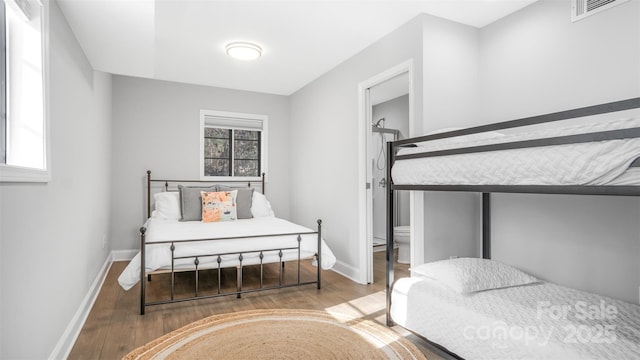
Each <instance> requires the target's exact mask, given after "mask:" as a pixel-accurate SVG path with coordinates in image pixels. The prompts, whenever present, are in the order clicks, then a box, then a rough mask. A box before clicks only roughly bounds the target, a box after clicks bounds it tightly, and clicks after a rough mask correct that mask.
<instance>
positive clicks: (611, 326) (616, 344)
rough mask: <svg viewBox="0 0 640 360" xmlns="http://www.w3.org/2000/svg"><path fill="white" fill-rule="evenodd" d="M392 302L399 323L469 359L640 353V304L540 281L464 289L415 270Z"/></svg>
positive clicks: (601, 356)
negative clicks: (471, 289)
mask: <svg viewBox="0 0 640 360" xmlns="http://www.w3.org/2000/svg"><path fill="white" fill-rule="evenodd" d="M455 260H461V261H465V260H472V259H455ZM473 260H477V261H490V260H485V259H473ZM448 262H449V261H448V260H444V261H442V262H441V263H448ZM433 264H436V265H442V264H438V263H430V264H427V265H433ZM446 265H449V266H451V265H454V264H446ZM469 268H470V267H467V270H468V269H469ZM483 270H486V269H483ZM506 272H508V271H505V270H501V271H500V272H499V273H498V276H500V275H504V274H505V273H506ZM469 273H473V271H466V272H465V274H469ZM488 274H490V272H489V273H488ZM430 275H431V274H430ZM446 280H449V281H452V279H446ZM456 280H457V279H453V281H456ZM492 281H495V280H492ZM392 299H393V300H392V305H391V309H390V311H391V316H392V318H393V319H394V321H395V322H396V323H397V324H399V325H401V326H403V327H405V328H408V329H410V330H412V331H414V332H416V333H418V334H420V335H421V336H423V337H425V338H427V339H429V340H430V341H432V342H435V343H437V344H439V345H440V346H443V347H444V348H446V349H447V350H448V351H450V352H452V353H454V354H457V355H458V356H461V357H464V358H466V359H638V358H640V306H638V305H634V304H630V303H627V302H624V301H619V300H615V299H612V298H608V297H603V296H598V295H595V294H591V293H587V292H584V291H579V290H576V289H571V288H567V287H563V286H559V285H556V284H553V283H548V282H541V281H538V280H537V279H535V278H534V279H532V280H531V282H525V284H522V285H516V286H508V287H498V288H493V287H490V288H489V289H487V290H483V291H473V292H460V291H459V289H456V287H455V286H453V287H452V286H449V283H448V282H447V281H443V279H442V278H438V277H437V276H434V277H431V276H421V275H420V274H417V275H416V274H415V272H414V271H412V276H411V277H409V278H402V279H399V280H398V281H397V282H396V283H395V285H394V286H393V293H392Z"/></svg>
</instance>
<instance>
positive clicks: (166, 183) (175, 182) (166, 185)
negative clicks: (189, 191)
mask: <svg viewBox="0 0 640 360" xmlns="http://www.w3.org/2000/svg"><path fill="white" fill-rule="evenodd" d="M151 183H164V191H175V190H170V189H169V186H170V185H175V186H178V185H180V184H184V183H188V184H236V185H237V184H242V183H244V181H242V180H179V179H152V178H151V170H147V219H148V218H150V217H151ZM255 183H256V181H253V182H252V181H247V182H246V184H247V187H249V188H250V187H253V185H252V184H255ZM258 183H259V184H260V190H261V192H262V193H263V194H264V193H265V173H262V174H261V175H260V181H259V182H258ZM236 187H238V186H236ZM238 188H239V187H238Z"/></svg>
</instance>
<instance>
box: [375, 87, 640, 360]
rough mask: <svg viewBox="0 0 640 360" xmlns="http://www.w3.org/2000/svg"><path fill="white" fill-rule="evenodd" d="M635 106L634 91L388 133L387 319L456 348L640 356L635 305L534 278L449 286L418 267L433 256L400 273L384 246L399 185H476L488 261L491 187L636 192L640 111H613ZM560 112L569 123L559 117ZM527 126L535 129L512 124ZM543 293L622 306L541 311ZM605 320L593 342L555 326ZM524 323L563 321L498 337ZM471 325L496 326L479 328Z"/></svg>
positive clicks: (459, 353) (556, 300) (639, 310)
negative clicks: (410, 133) (599, 315)
mask: <svg viewBox="0 0 640 360" xmlns="http://www.w3.org/2000/svg"><path fill="white" fill-rule="evenodd" d="M638 108H640V98H633V99H628V100H622V101H617V102H612V103H606V104H599V105H594V106H589V107H585V108H579V109H573V110H567V111H562V112H557V113H551V114H545V115H540V116H534V117H530V118H525V119H519V120H513V121H507V122H501V123H495V124H489V125H482V126H477V127H473V128H467V129H446V130H444V131H438V132H434V133H430V134H427V135H424V136H420V137H417V138H411V139H405V140H399V141H395V142H392V143H388V154H389V155H390V156H389V157H388V161H387V178H389V179H391V182H390V184H389V186H388V187H387V254H388V255H387V277H386V278H387V279H386V281H387V324H388V325H390V326H391V325H393V324H394V323H395V324H399V325H401V326H403V327H405V328H407V329H408V330H410V331H412V332H414V333H416V334H417V335H419V336H421V337H423V338H424V339H426V340H427V341H428V342H429V343H431V344H433V345H434V346H435V347H437V348H439V349H441V350H444V351H445V352H446V353H448V354H449V355H451V356H453V357H456V358H460V357H463V358H548V357H551V358H612V359H615V358H640V349H639V348H638V343H640V334H639V331H640V307H639V306H638V305H634V304H628V303H624V302H621V301H617V300H614V299H610V298H606V297H600V296H597V295H594V294H589V293H585V292H581V291H578V290H575V289H568V288H564V287H561V286H558V285H554V284H551V283H542V282H538V281H533V282H531V283H525V284H515V285H514V284H509V285H508V286H504V287H496V288H487V289H480V290H478V291H472V292H469V293H467V292H460V291H452V287H451V286H450V285H451V284H450V283H447V282H446V281H444V283H443V280H442V279H437V278H436V279H434V277H432V276H424V274H419V270H420V268H421V267H422V266H425V267H429V266H431V265H433V264H434V263H429V264H423V265H419V266H413V267H412V276H411V278H405V279H400V280H398V281H397V282H396V281H395V279H394V270H393V267H394V263H393V257H392V256H390V255H389V254H393V235H394V234H393V228H394V225H395V224H394V212H395V209H394V202H393V199H394V196H395V192H396V191H403V190H412V191H467V192H476V193H481V194H482V212H481V216H482V259H477V260H480V261H487V262H491V261H492V260H490V259H491V227H490V224H491V217H490V214H491V193H540V194H576V195H614V196H640V160H638V159H639V158H640V120H639V118H638V117H634V116H631V117H626V114H624V115H625V116H621V115H619V114H623V112H625V111H628V110H632V109H638ZM636 112H637V110H636ZM594 117H597V119H595V120H594ZM576 119H579V120H576ZM564 120H570V121H573V122H574V124H571V126H562V125H557V124H558V123H555V122H556V121H564ZM576 121H579V122H578V123H577V124H575V122H576ZM554 123H555V124H554ZM549 125H551V126H549ZM525 126H535V127H537V128H538V129H537V130H534V131H526V130H523V131H526V133H523V131H520V132H518V130H519V129H522V127H525ZM456 261H458V260H443V263H444V264H451V263H456ZM464 261H467V260H464ZM414 265H415V264H414ZM438 266H440V264H438ZM414 270H415V271H414ZM498 273H499V272H498ZM494 275H495V274H494ZM450 276H451V273H448V274H445V275H444V277H445V278H447V277H450ZM446 280H447V281H449V280H451V279H450V278H448V279H446ZM453 288H455V286H454V287H453ZM457 290H459V289H457ZM545 301H546V302H548V303H549V304H550V306H555V305H560V308H561V309H562V305H569V304H575V303H577V302H580V303H582V302H586V303H587V304H589V305H599V304H609V305H611V306H612V307H613V308H615V309H617V310H618V311H619V314H620V316H619V317H618V318H617V319H614V320H616V321H614V322H612V323H606V322H605V323H602V322H598V321H594V319H586V320H584V321H582V320H581V319H575V318H571V317H569V318H566V317H562V318H560V319H545V318H544V316H542V318H541V317H540V311H542V310H540V309H539V306H540V302H542V303H543V304H546V303H545ZM554 309H555V308H554ZM570 312H571V311H570ZM573 312H574V313H575V312H576V310H575V309H574V311H573ZM547 320H548V321H547ZM578 320H580V321H578ZM606 325H611V326H613V328H614V329H615V331H613V335H615V336H617V341H615V342H614V343H613V344H611V343H598V344H594V342H593V341H592V342H591V344H590V345H593V346H586V345H585V344H583V343H584V341H583V342H580V340H581V339H579V338H577V341H578V342H579V344H573V345H575V346H572V344H568V343H567V341H566V336H565V337H562V336H560V335H563V332H564V334H566V332H567V331H568V330H566V329H576V332H578V331H582V332H581V333H577V334H574V335H575V336H577V337H579V336H582V337H583V338H584V337H585V336H587V337H593V336H596V335H603V333H599V334H598V333H597V331H598V330H602V332H605V331H608V333H607V334H606V335H607V336H609V335H611V331H610V329H611V328H610V327H607V326H606ZM467 326H468V327H467ZM527 326H542V327H543V328H548V329H559V330H554V331H555V332H556V334H554V335H553V336H552V337H551V338H550V339H549V343H548V344H549V345H548V346H546V347H541V346H535V345H532V344H531V343H527V342H526V341H524V342H522V341H520V342H518V341H514V342H509V341H502V339H501V338H498V339H497V340H498V341H496V336H498V337H499V335H500V334H503V333H504V331H507V332H508V331H509V330H512V329H520V330H522V329H524V330H526V329H527ZM469 327H470V328H473V329H483V330H484V331H488V333H489V334H492V335H491V336H489V337H488V338H486V337H485V338H482V336H480V335H478V333H477V332H476V333H473V332H472V331H471V330H469ZM607 329H609V330H607ZM465 330H466V332H465ZM561 330H562V331H561ZM501 331H502V333H501ZM496 334H498V335H496ZM465 335H469V336H466V338H465ZM474 335H475V336H476V338H475V339H474V338H473V336H474ZM567 336H568V335H567ZM605 338H606V336H605ZM487 339H488V340H487ZM589 339H591V338H589ZM587 342H588V341H587ZM534 343H535V341H534ZM605 355H606V356H605Z"/></svg>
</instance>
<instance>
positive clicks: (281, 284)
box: [140, 170, 322, 315]
mask: <svg viewBox="0 0 640 360" xmlns="http://www.w3.org/2000/svg"><path fill="white" fill-rule="evenodd" d="M146 183H147V184H146V186H147V189H146V195H147V219H149V218H150V217H151V187H152V184H153V183H164V191H177V190H175V189H173V188H171V187H170V186H171V185H173V186H177V185H178V184H219V183H233V184H242V183H243V182H241V181H237V180H216V181H208V180H176V179H152V178H151V171H150V170H147V181H146ZM246 184H247V185H246V186H247V187H249V188H250V187H252V183H251V182H250V181H249V182H248V183H246ZM260 186H261V191H262V193H263V194H264V192H265V173H262V175H261V179H260ZM146 233H147V228H146V227H145V226H142V227H141V228H140V315H144V314H145V308H146V307H147V306H153V305H161V304H170V303H177V302H184V301H192V300H198V299H210V298H215V297H220V296H228V295H236V297H237V298H240V297H241V296H242V294H246V293H252V292H258V291H266V290H274V289H283V288H287V287H293V286H303V285H310V284H316V287H317V289H318V290H320V289H321V287H322V266H321V264H322V220H320V219H319V220H317V231H310V232H298V233H283V234H268V235H260V237H278V236H291V237H292V239H294V240H295V242H292V243H293V244H295V246H291V247H278V248H269V249H259V250H255V251H243V252H225V253H207V254H198V255H188V256H176V255H175V250H176V246H177V245H179V244H185V243H186V244H189V243H197V242H204V241H216V240H234V239H238V240H240V239H247V238H252V237H255V236H235V237H218V238H207V239H194V240H167V241H154V242H152V243H150V244H152V245H158V244H163V245H166V246H169V249H170V251H171V268H170V269H168V270H158V271H155V272H151V273H147V272H146V270H145V262H146V261H145V260H146V246H147V245H148V244H147V241H146ZM312 234H317V246H318V247H317V252H316V254H315V258H316V261H317V264H318V266H317V273H316V279H315V280H312V281H302V280H301V275H300V274H301V267H300V265H301V260H302V258H301V247H300V246H301V241H302V238H301V237H302V235H312ZM284 251H297V253H298V256H297V259H295V260H293V261H297V264H296V265H297V276H296V281H295V282H291V283H287V282H285V281H284V279H283V275H284V274H283V272H284V266H285V265H284V264H285V262H284V261H283V252H284ZM269 252H277V254H278V257H279V259H280V261H279V268H278V271H279V273H278V283H277V284H276V285H272V286H265V284H264V265H265V264H264V263H263V258H264V256H265V255H264V254H265V253H269ZM249 253H258V254H259V258H260V263H259V264H258V265H257V266H259V267H260V279H259V287H258V288H251V289H245V288H243V286H242V273H243V266H245V265H243V260H244V257H245V256H246V254H249ZM229 255H236V256H237V257H238V262H239V265H238V266H236V290H235V291H223V290H222V288H221V282H222V278H221V272H220V270H221V269H222V268H221V262H222V257H223V256H229ZM203 258H214V259H215V260H216V263H217V266H216V267H214V268H213V269H215V270H217V272H218V275H217V289H214V290H216V292H215V293H213V294H208V295H203V294H201V293H200V291H201V287H200V276H199V271H201V270H203V269H201V268H200V267H199V265H200V261H201V259H203ZM183 259H193V269H189V270H183V269H176V268H175V262H176V261H177V260H183ZM207 269H209V268H207ZM180 271H194V272H195V291H194V296H191V297H185V298H176V297H175V276H176V273H177V272H180ZM167 272H169V273H170V276H171V295H170V299H167V300H159V301H151V302H147V300H146V283H145V280H146V281H151V275H152V274H159V273H167Z"/></svg>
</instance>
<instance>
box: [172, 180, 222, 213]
mask: <svg viewBox="0 0 640 360" xmlns="http://www.w3.org/2000/svg"><path fill="white" fill-rule="evenodd" d="M178 191H179V192H180V221H200V220H202V196H201V195H200V192H201V191H213V192H215V191H218V185H213V186H210V187H196V186H194V187H191V186H182V185H178Z"/></svg>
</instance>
